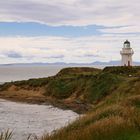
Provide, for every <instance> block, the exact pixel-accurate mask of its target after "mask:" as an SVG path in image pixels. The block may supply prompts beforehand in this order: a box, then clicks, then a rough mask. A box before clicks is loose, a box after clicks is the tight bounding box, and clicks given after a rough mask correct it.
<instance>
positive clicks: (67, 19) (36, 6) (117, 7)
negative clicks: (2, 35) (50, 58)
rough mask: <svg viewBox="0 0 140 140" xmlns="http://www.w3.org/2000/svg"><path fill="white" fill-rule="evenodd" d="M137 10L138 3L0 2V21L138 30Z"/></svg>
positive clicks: (119, 0)
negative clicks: (93, 25)
mask: <svg viewBox="0 0 140 140" xmlns="http://www.w3.org/2000/svg"><path fill="white" fill-rule="evenodd" d="M139 6H140V3H139V0H133V1H131V0H127V1H126V0H113V1H111V0H88V1H85V0H71V1H69V0H51V1H49V0H20V1H19V0H6V1H0V20H1V21H18V22H21V21H33V22H40V23H45V24H49V25H74V26H75V25H77V26H79V25H91V24H96V25H104V26H119V25H120V26H122V25H134V26H138V25H140V23H139V22H138V21H139V20H140V17H139V14H140V11H139Z"/></svg>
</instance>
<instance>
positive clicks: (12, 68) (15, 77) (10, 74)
mask: <svg viewBox="0 0 140 140" xmlns="http://www.w3.org/2000/svg"><path fill="white" fill-rule="evenodd" d="M65 67H97V68H103V67H104V66H91V65H77V66H76V65H48V66H40V65H39V66H37V65H36V66H25V65H23V66H22V65H21V66H16V65H7V66H0V83H1V84H2V83H4V82H11V81H19V80H28V79H31V78H42V77H48V76H53V75H55V74H57V73H58V72H59V71H60V70H61V69H62V68H65Z"/></svg>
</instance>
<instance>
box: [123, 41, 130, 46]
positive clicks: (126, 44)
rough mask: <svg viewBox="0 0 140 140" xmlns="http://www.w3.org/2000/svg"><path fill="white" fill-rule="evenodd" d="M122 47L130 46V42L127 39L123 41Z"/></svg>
mask: <svg viewBox="0 0 140 140" xmlns="http://www.w3.org/2000/svg"><path fill="white" fill-rule="evenodd" d="M124 48H130V42H129V41H128V40H126V41H125V42H124Z"/></svg>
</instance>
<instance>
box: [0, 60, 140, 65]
mask: <svg viewBox="0 0 140 140" xmlns="http://www.w3.org/2000/svg"><path fill="white" fill-rule="evenodd" d="M48 65H63V66H64V65H66V66H80V65H87V66H88V65H89V66H90V65H95V66H96V65H103V66H119V65H121V62H120V61H109V62H102V61H95V62H93V63H64V62H56V63H13V64H0V66H48ZM133 65H140V62H133Z"/></svg>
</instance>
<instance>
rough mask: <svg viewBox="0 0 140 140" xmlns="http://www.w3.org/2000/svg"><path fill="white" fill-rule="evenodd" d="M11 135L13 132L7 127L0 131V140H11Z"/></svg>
mask: <svg viewBox="0 0 140 140" xmlns="http://www.w3.org/2000/svg"><path fill="white" fill-rule="evenodd" d="M12 136H13V132H12V131H9V129H8V130H7V131H5V132H1V133H0V140H11V139H12Z"/></svg>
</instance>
